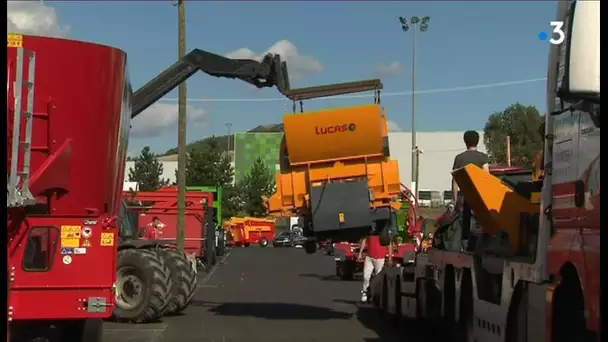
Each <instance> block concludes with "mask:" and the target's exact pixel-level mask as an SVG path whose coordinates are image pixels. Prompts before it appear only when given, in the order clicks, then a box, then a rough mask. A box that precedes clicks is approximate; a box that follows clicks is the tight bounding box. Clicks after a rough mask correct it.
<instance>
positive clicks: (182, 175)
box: [176, 0, 187, 252]
mask: <svg viewBox="0 0 608 342" xmlns="http://www.w3.org/2000/svg"><path fill="white" fill-rule="evenodd" d="M176 5H177V22H178V24H177V31H178V33H177V35H178V38H177V39H178V56H179V58H180V59H181V58H183V57H184V56H185V55H186V1H185V0H177V4H176ZM178 101H179V104H178V118H179V119H178V123H177V127H178V128H177V130H178V132H177V190H178V191H177V192H178V196H177V197H178V199H177V249H178V250H179V251H180V252H183V251H184V245H185V239H186V123H187V113H186V108H187V105H186V82H182V83H181V84H180V85H179V100H178Z"/></svg>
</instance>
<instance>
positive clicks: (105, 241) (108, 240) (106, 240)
mask: <svg viewBox="0 0 608 342" xmlns="http://www.w3.org/2000/svg"><path fill="white" fill-rule="evenodd" d="M99 245H101V246H114V233H101V243H100V244H99Z"/></svg>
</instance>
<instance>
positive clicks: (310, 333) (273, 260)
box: [105, 248, 420, 342]
mask: <svg viewBox="0 0 608 342" xmlns="http://www.w3.org/2000/svg"><path fill="white" fill-rule="evenodd" d="M334 274H335V266H334V261H333V258H332V257H330V256H327V255H324V254H323V253H321V252H319V253H317V254H314V255H307V254H306V253H305V252H304V251H303V250H301V249H292V248H234V249H231V250H230V251H229V252H228V253H227V254H226V255H225V257H224V258H223V259H222V261H221V262H220V263H219V264H218V265H217V267H215V268H213V269H211V270H210V271H209V273H205V274H200V277H201V278H200V280H199V285H198V292H197V294H196V296H195V298H194V300H193V302H192V304H191V305H190V306H189V307H188V308H187V309H186V310H185V312H184V313H183V315H181V316H177V317H168V318H165V319H164V321H163V322H159V323H154V324H145V325H131V324H115V323H106V328H105V340H106V341H111V342H316V341H319V342H320V341H323V342H325V341H334V342H392V341H404V340H405V339H407V341H408V342H418V341H420V340H419V339H417V338H413V337H412V336H409V337H406V333H405V332H404V328H403V327H402V326H398V325H396V324H391V323H390V322H387V320H385V319H383V318H382V317H381V316H380V314H379V313H377V311H376V310H374V309H373V308H371V307H368V306H361V305H359V304H358V303H357V300H358V298H359V295H360V284H361V283H360V281H357V280H355V281H340V280H338V279H337V278H336V277H335V276H334ZM407 335H410V334H409V333H408V334H407Z"/></svg>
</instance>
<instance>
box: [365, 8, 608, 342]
mask: <svg viewBox="0 0 608 342" xmlns="http://www.w3.org/2000/svg"><path fill="white" fill-rule="evenodd" d="M599 4H600V3H599V1H597V2H596V1H562V2H560V3H559V5H558V15H557V18H558V19H557V21H555V22H551V24H552V25H553V26H554V27H556V31H555V32H556V36H554V37H557V36H559V35H560V34H563V38H564V39H563V42H562V43H561V45H560V43H556V44H555V45H551V48H550V54H549V68H548V81H547V101H548V105H547V108H548V115H546V116H545V132H546V133H544V132H543V133H542V134H543V135H544V163H543V166H544V175H543V178H542V179H540V180H532V181H520V182H517V183H515V184H509V183H508V182H504V181H501V180H500V179H499V178H498V177H495V176H492V175H490V174H489V173H487V172H485V171H483V170H481V169H480V168H478V167H476V166H474V165H467V166H465V167H464V168H462V169H459V170H455V171H454V172H453V177H454V179H455V180H456V181H457V183H458V185H459V188H460V191H461V192H462V194H463V196H464V198H465V200H466V201H467V203H469V204H470V206H471V208H472V209H473V211H474V212H475V215H476V219H477V220H478V221H479V223H480V225H481V228H482V231H483V232H484V235H483V237H482V238H481V239H480V240H479V242H478V243H477V248H476V249H475V250H474V252H462V251H461V250H460V249H459V248H454V246H458V245H459V243H460V241H459V243H458V244H455V245H452V246H447V245H446V244H445V241H441V234H440V233H441V232H440V231H441V229H438V231H437V232H436V233H435V234H434V236H433V240H434V241H433V243H434V245H433V247H431V248H430V249H428V250H427V251H426V252H420V253H418V254H417V255H416V258H415V262H413V263H411V264H406V265H396V266H388V267H385V268H384V269H383V271H382V272H381V273H380V274H379V276H377V277H375V278H374V279H373V280H372V296H373V302H374V304H375V305H376V306H377V307H378V308H379V309H380V310H382V311H383V312H385V313H386V314H389V315H397V316H399V317H401V318H406V319H412V320H416V322H417V323H418V322H423V321H432V322H440V323H439V324H440V325H438V327H441V329H438V330H444V331H445V332H446V333H447V334H449V335H450V336H451V337H456V339H457V340H462V341H482V342H566V341H568V342H570V341H574V340H576V341H585V342H588V341H599V340H600V335H601V327H600V320H601V319H600V318H601V306H600V297H601V294H600V261H599V260H600V245H599V241H600V185H599V184H600V183H599V181H600V172H599V165H600V162H599V160H600V158H599V155H600V120H599V116H600V111H599V107H600V100H599V93H600V85H599V70H600V69H599V64H600V61H599V17H600V15H599V13H600V12H599V11H600V8H599V6H600V5H599ZM448 227H449V225H448ZM440 228H445V227H440ZM437 233H439V234H437Z"/></svg>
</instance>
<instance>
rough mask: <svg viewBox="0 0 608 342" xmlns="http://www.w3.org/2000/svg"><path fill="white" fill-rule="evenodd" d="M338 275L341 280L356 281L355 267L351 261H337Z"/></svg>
mask: <svg viewBox="0 0 608 342" xmlns="http://www.w3.org/2000/svg"><path fill="white" fill-rule="evenodd" d="M336 275H337V276H338V278H339V279H340V280H353V279H355V265H353V263H352V262H350V261H336Z"/></svg>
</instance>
